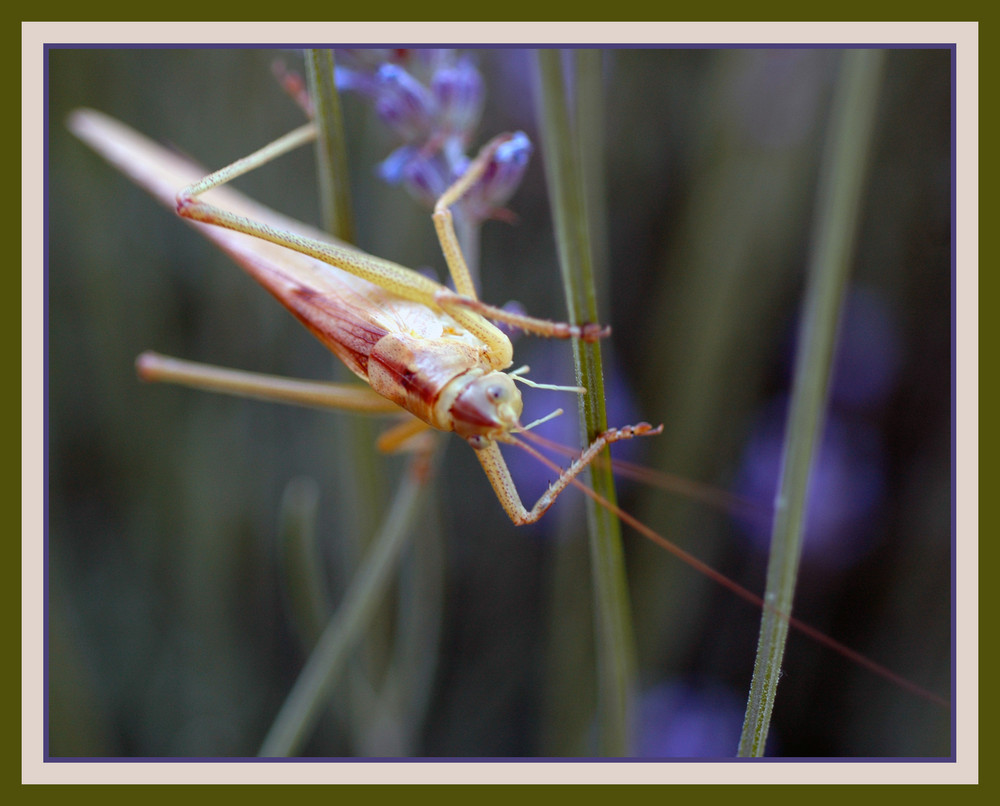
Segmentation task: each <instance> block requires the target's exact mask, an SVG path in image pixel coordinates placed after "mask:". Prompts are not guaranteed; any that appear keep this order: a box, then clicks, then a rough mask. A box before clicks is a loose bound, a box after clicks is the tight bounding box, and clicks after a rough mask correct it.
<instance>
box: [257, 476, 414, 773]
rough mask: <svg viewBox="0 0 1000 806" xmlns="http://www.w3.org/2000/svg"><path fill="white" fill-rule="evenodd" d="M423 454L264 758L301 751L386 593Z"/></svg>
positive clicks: (408, 531) (408, 526) (407, 532)
mask: <svg viewBox="0 0 1000 806" xmlns="http://www.w3.org/2000/svg"><path fill="white" fill-rule="evenodd" d="M425 461H426V457H423V456H416V457H414V459H413V460H412V461H411V463H410V466H409V468H408V470H407V472H406V474H405V475H404V477H403V480H402V481H401V482H400V485H399V487H398V489H397V491H396V495H395V496H394V498H393V501H392V505H391V508H390V509H389V511H388V513H387V515H386V518H385V522H384V523H383V526H382V528H381V529H380V530H379V533H378V534H377V535H376V537H375V539H374V540H373V541H372V544H371V547H370V549H369V551H368V553H367V554H366V555H365V558H364V560H363V562H362V563H361V565H360V567H359V568H358V569H357V572H356V573H355V575H354V577H353V579H352V582H351V585H350V587H349V588H348V590H347V593H346V594H345V595H344V598H343V601H342V602H341V603H340V606H339V607H338V608H337V611H336V612H335V613H334V614H333V617H332V618H331V619H330V620H329V622H328V623H327V625H326V628H325V629H324V630H323V634H322V635H321V636H320V638H319V641H318V642H317V643H316V646H315V648H314V649H313V652H312V654H311V655H310V656H309V660H308V661H307V662H306V665H305V667H304V668H303V670H302V672H301V673H300V675H299V677H298V679H297V680H296V681H295V685H294V686H293V687H292V690H291V692H289V695H288V697H287V698H286V700H285V702H284V704H283V705H282V707H281V710H280V711H279V712H278V716H277V718H276V719H275V721H274V723H273V724H272V725H271V729H270V730H269V731H268V734H267V736H266V737H265V739H264V742H263V744H262V745H261V749H260V753H259V755H260V756H261V757H264V758H273V757H284V756H291V755H294V754H296V753H297V752H299V751H300V750H301V748H302V745H303V744H304V743H305V742H306V740H307V739H308V738H309V733H310V731H311V730H312V728H313V726H314V725H315V724H316V721H317V720H318V719H319V716H320V713H321V712H322V710H323V708H324V707H325V706H326V705H327V703H328V701H329V697H330V692H331V690H332V687H333V684H334V682H336V680H337V678H338V676H339V675H340V673H341V672H342V671H343V669H344V667H345V664H346V663H347V661H348V659H349V657H350V656H351V653H352V652H353V650H354V649H355V647H356V646H357V644H358V643H359V642H360V640H361V639H362V638H363V637H364V633H365V630H366V628H367V627H368V624H369V622H370V620H371V618H372V617H373V616H374V614H375V611H376V609H377V608H378V606H379V605H380V604H381V603H382V601H383V600H384V598H385V595H386V591H387V589H388V586H389V582H390V581H391V579H392V574H393V571H394V570H395V568H396V561H397V560H398V559H399V556H400V554H401V553H402V550H403V548H404V546H406V544H407V542H408V541H409V539H410V537H411V535H412V534H413V526H414V524H415V522H416V518H417V515H418V514H419V508H420V505H421V503H422V502H423V500H424V496H423V495H422V494H421V493H422V492H423V491H424V490H425V489H426V484H425V477H426V475H427V468H426V467H423V468H421V467H419V465H420V464H421V463H423V462H425Z"/></svg>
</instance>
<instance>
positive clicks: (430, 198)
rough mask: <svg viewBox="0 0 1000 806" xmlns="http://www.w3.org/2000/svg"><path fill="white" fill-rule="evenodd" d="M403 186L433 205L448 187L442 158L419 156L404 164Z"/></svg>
mask: <svg viewBox="0 0 1000 806" xmlns="http://www.w3.org/2000/svg"><path fill="white" fill-rule="evenodd" d="M403 186H404V187H405V188H406V190H407V191H408V192H409V193H410V195H411V196H413V197H414V198H415V199H416V200H417V201H419V202H421V203H422V204H424V205H426V206H427V207H433V206H434V203H435V202H436V201H437V200H438V197H439V196H440V195H441V194H442V193H444V192H445V190H447V189H448V176H447V174H446V172H445V168H444V166H443V165H442V164H441V160H439V159H436V158H427V157H422V156H418V157H417V158H416V159H411V160H410V161H409V162H407V163H406V164H405V165H404V166H403Z"/></svg>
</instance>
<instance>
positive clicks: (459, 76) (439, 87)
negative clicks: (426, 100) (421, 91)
mask: <svg viewBox="0 0 1000 806" xmlns="http://www.w3.org/2000/svg"><path fill="white" fill-rule="evenodd" d="M431 91H432V92H433V93H434V97H435V98H436V99H437V102H438V105H439V108H440V110H441V117H440V123H441V126H442V128H443V129H444V130H445V131H446V132H454V133H456V134H460V135H463V136H465V137H468V136H469V135H470V134H471V133H472V131H473V130H474V129H475V128H476V125H477V124H478V123H479V116H480V115H481V114H482V111H483V95H484V93H483V79H482V77H481V76H480V75H479V71H478V70H476V68H475V67H474V66H473V64H472V62H471V61H469V60H468V59H462V60H460V61H459V62H458V64H455V65H448V66H445V67H441V68H440V69H438V70H437V71H435V73H434V76H433V77H432V79H431Z"/></svg>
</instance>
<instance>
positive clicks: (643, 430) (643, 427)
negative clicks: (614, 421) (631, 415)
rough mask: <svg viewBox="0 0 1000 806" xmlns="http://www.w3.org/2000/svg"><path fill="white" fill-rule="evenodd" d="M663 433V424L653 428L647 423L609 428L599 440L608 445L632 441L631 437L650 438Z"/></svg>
mask: <svg viewBox="0 0 1000 806" xmlns="http://www.w3.org/2000/svg"><path fill="white" fill-rule="evenodd" d="M661 431H663V423H660V424H659V425H658V426H656V428H653V426H652V425H650V424H649V423H645V422H643V423H636V424H635V425H625V426H622V427H621V428H610V429H608V430H607V431H605V432H604V433H603V434H601V439H603V440H604V441H605V442H607V443H608V444H609V445H610V444H611V443H612V442H620V441H621V440H623V439H632V437H652V436H656V435H657V434H659V433H660V432H661Z"/></svg>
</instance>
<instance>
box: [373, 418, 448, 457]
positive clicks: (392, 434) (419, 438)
mask: <svg viewBox="0 0 1000 806" xmlns="http://www.w3.org/2000/svg"><path fill="white" fill-rule="evenodd" d="M429 429H430V426H429V425H428V424H427V423H425V422H424V421H423V420H418V419H417V418H416V417H410V418H408V419H406V420H404V421H403V422H401V423H399V424H398V425H394V426H393V427H392V428H390V429H389V430H388V431H385V432H384V433H382V434H381V435H380V436H379V438H378V441H377V442H376V443H375V446H376V447H377V448H378V449H379V450H380V451H382V452H383V453H398V452H400V451H421V450H425V449H427V448H429V447H430V445H431V444H432V440H433V437H434V435H433V434H431V433H428V432H429ZM427 438H429V439H427Z"/></svg>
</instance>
